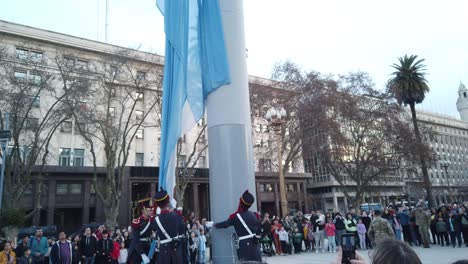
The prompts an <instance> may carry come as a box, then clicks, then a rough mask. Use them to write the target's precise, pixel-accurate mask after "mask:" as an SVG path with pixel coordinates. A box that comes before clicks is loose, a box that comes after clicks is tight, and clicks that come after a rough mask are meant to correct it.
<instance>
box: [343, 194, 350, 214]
mask: <svg viewBox="0 0 468 264" xmlns="http://www.w3.org/2000/svg"><path fill="white" fill-rule="evenodd" d="M343 201H344V206H345V213H346V212H348V210H349V207H348V199H346V196H344V197H343Z"/></svg>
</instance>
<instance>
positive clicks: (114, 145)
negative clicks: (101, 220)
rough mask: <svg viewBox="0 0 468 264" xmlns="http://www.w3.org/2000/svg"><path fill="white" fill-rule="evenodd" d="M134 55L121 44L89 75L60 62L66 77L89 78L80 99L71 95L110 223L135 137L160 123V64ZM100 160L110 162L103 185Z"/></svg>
mask: <svg viewBox="0 0 468 264" xmlns="http://www.w3.org/2000/svg"><path fill="white" fill-rule="evenodd" d="M134 56H136V55H135V53H134V51H132V50H128V49H120V50H116V51H114V52H112V54H110V55H107V56H105V57H103V58H102V61H101V62H98V63H96V65H87V68H88V70H89V71H90V73H89V74H87V75H80V74H78V75H77V74H76V72H75V71H74V69H76V65H71V67H70V65H67V63H66V61H65V60H64V61H62V62H59V63H58V64H59V65H61V67H60V71H61V73H62V76H63V78H62V79H63V81H64V83H70V84H72V85H74V84H75V81H78V83H80V82H81V81H83V80H85V81H87V82H88V84H89V85H88V86H87V89H86V92H85V93H84V94H83V96H82V97H81V98H80V99H79V100H77V98H76V97H75V98H68V106H69V112H70V113H71V114H72V115H73V118H74V122H75V126H76V128H77V130H78V131H79V134H80V135H81V136H82V137H83V138H84V139H85V141H86V142H87V145H88V147H89V149H90V152H91V156H92V162H93V167H94V177H93V181H94V185H95V187H96V188H95V189H96V194H97V195H98V197H99V199H100V200H101V201H102V203H103V205H104V215H105V218H106V223H107V224H108V225H109V226H115V225H116V224H117V217H118V212H119V206H120V199H121V197H122V191H123V175H124V173H125V168H126V166H127V165H128V162H129V157H130V155H132V154H134V147H135V139H142V138H143V137H144V134H145V133H144V129H149V128H154V127H156V126H159V125H160V121H159V118H158V117H159V116H160V105H161V96H162V94H161V90H160V89H159V88H160V86H161V83H162V80H161V76H160V71H161V69H160V68H158V67H154V64H152V63H151V58H138V57H137V58H135V57H134ZM148 56H151V55H150V54H148ZM73 76H75V78H73ZM76 77H78V78H76ZM70 79H71V80H72V81H71V82H70V81H67V80H70ZM102 150H103V153H102V152H101V151H102ZM102 160H103V164H99V161H102ZM99 166H104V167H105V177H104V181H103V182H102V185H100V184H98V177H97V176H98V172H97V168H98V167H99Z"/></svg>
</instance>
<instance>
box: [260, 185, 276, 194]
mask: <svg viewBox="0 0 468 264" xmlns="http://www.w3.org/2000/svg"><path fill="white" fill-rule="evenodd" d="M260 192H273V186H272V185H271V184H270V183H263V184H261V185H260Z"/></svg>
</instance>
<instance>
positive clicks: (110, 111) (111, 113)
mask: <svg viewBox="0 0 468 264" xmlns="http://www.w3.org/2000/svg"><path fill="white" fill-rule="evenodd" d="M109 116H110V117H114V116H115V107H109Z"/></svg>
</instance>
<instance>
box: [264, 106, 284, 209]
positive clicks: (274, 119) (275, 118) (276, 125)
mask: <svg viewBox="0 0 468 264" xmlns="http://www.w3.org/2000/svg"><path fill="white" fill-rule="evenodd" d="M285 117H286V110H284V108H281V109H275V108H273V107H272V108H270V109H269V110H268V112H267V113H266V115H265V118H266V119H267V120H268V122H270V125H271V126H272V127H273V129H274V131H275V133H276V141H277V145H278V174H279V184H280V186H279V187H280V188H279V189H280V203H281V215H282V216H283V217H285V216H286V215H287V214H288V201H287V199H286V186H285V183H284V174H283V152H282V148H281V147H282V137H281V128H282V126H283V124H284V123H285V120H284V118H285Z"/></svg>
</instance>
